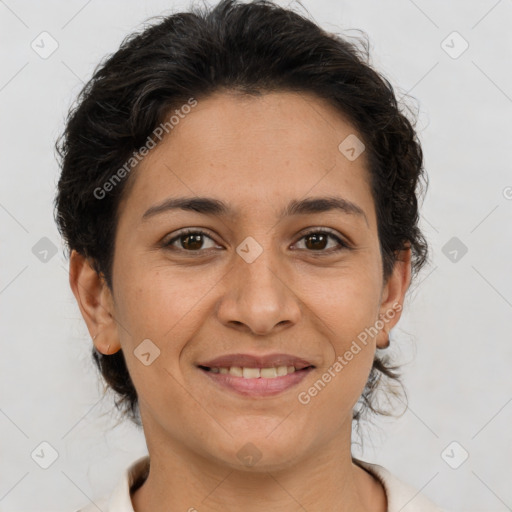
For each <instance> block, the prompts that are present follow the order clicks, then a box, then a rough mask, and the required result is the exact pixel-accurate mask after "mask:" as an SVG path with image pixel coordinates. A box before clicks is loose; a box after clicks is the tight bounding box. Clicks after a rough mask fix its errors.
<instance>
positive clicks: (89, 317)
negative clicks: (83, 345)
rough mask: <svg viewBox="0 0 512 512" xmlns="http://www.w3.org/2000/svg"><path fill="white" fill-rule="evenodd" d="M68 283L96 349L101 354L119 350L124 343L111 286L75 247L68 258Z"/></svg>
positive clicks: (109, 353)
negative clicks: (117, 323) (119, 333)
mask: <svg viewBox="0 0 512 512" xmlns="http://www.w3.org/2000/svg"><path fill="white" fill-rule="evenodd" d="M69 284H70V286H71V289H72V290H73V294H74V296H75V298H76V301H77V303H78V306H79V308H80V311H81V313H82V316H83V317H84V320H85V323H86V324H87V328H88V329H89V333H90V335H91V338H92V339H93V342H94V346H95V347H96V349H97V350H98V351H99V352H101V353H102V354H107V355H111V354H114V353H116V352H117V351H118V350H120V348H121V344H120V342H119V336H118V332H117V325H116V321H115V319H114V301H113V298H112V294H111V291H110V288H109V287H108V286H107V283H106V282H105V279H104V278H103V277H102V276H100V275H98V273H97V272H96V270H94V269H93V267H92V266H91V264H90V261H89V260H88V259H86V258H85V257H84V256H83V255H82V254H79V253H78V252H77V251H75V250H73V251H72V252H71V256H70V261H69Z"/></svg>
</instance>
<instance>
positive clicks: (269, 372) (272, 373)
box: [244, 368, 277, 379]
mask: <svg viewBox="0 0 512 512" xmlns="http://www.w3.org/2000/svg"><path fill="white" fill-rule="evenodd" d="M260 373H261V376H262V377H264V378H265V379H274V378H276V377H277V370H276V368H262V369H261V371H260ZM244 377H245V375H244Z"/></svg>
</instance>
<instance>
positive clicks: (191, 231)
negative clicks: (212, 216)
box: [163, 228, 351, 255]
mask: <svg viewBox="0 0 512 512" xmlns="http://www.w3.org/2000/svg"><path fill="white" fill-rule="evenodd" d="M319 233H321V234H324V235H328V237H329V238H332V239H334V240H335V241H336V242H337V243H338V244H339V245H340V247H338V248H337V249H334V250H333V249H330V250H318V251H313V250H310V251H308V250H307V249H300V250H306V251H308V252H310V253H312V254H314V255H316V254H315V253H317V254H333V253H337V252H340V251H342V250H346V249H351V247H350V246H349V244H348V243H347V242H344V241H343V240H342V239H341V238H340V237H338V236H337V235H335V234H334V233H333V232H332V231H331V230H329V229H318V228H314V229H311V230H310V231H307V232H306V233H303V234H302V236H301V237H300V238H299V240H298V241H300V240H302V239H303V238H305V237H306V236H308V235H313V234H319ZM191 234H194V235H201V236H205V237H207V238H209V239H210V240H212V241H213V242H215V240H213V238H212V237H211V236H210V235H209V234H208V233H207V232H206V231H202V230H201V229H194V228H188V229H185V230H183V231H181V232H180V233H179V234H178V235H176V236H175V237H173V238H171V239H170V240H169V241H168V242H164V244H163V246H164V248H171V249H172V250H178V251H182V252H185V253H190V254H197V253H200V252H207V251H208V250H209V249H198V250H195V251H188V250H186V249H181V248H175V247H172V244H173V243H174V242H176V241H179V239H180V238H181V237H183V236H185V235H191Z"/></svg>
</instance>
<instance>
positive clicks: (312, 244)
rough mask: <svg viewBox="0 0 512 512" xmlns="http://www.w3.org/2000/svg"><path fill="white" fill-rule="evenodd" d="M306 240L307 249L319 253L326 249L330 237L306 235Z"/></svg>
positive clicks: (323, 234)
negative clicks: (318, 251)
mask: <svg viewBox="0 0 512 512" xmlns="http://www.w3.org/2000/svg"><path fill="white" fill-rule="evenodd" d="M304 239H305V240H306V247H307V248H308V249H311V250H313V251H317V250H319V249H320V250H321V249H325V247H326V246H327V239H328V236H326V234H325V233H311V234H310V235H306V236H305V237H304Z"/></svg>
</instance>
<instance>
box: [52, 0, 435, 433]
mask: <svg viewBox="0 0 512 512" xmlns="http://www.w3.org/2000/svg"><path fill="white" fill-rule="evenodd" d="M363 35H364V33H363ZM358 42H359V43H360V44H359V45H356V44H355V43H349V42H348V40H347V38H342V37H340V36H339V35H336V34H332V33H328V32H326V31H324V30H323V29H321V28H320V27H319V26H318V25H317V24H315V23H314V22H313V21H310V20H309V19H307V18H306V17H304V16H303V15H301V14H299V13H296V12H294V11H292V10H289V9H285V8H282V7H280V6H278V5H276V4H274V3H273V2H270V1H266V0H259V1H254V2H252V3H240V2H237V1H236V0H222V1H221V2H220V3H218V4H217V5H216V6H215V7H214V8H211V7H204V6H203V7H200V8H197V7H194V8H193V9H192V10H191V12H186V13H175V14H172V15H168V16H163V17H158V23H156V24H153V25H151V24H150V25H149V26H147V27H145V29H144V30H142V31H141V32H140V33H134V34H131V35H130V36H128V37H127V38H126V39H125V40H124V41H123V42H122V44H121V46H120V48H119V50H118V51H117V52H116V53H114V54H113V55H111V56H109V57H108V58H106V60H104V61H103V62H102V63H100V64H99V65H98V67H97V68H96V70H95V71H94V74H93V77H92V78H91V79H90V81H89V82H88V83H87V84H86V85H85V86H84V88H83V89H82V91H81V93H80V94H79V96H78V98H77V101H76V103H75V105H74V106H73V107H72V108H71V110H70V112H69V114H68V118H67V124H66V127H65V131H64V132H63V134H62V135H61V136H60V137H59V139H58V140H57V143H56V149H57V153H58V157H59V164H60V166H61V176H60V179H59V183H58V192H57V195H56V198H55V220H56V222H57V225H58V227H59V231H60V233H61V234H62V236H63V237H64V239H65V242H66V244H67V247H68V250H69V252H70V253H71V250H72V249H75V250H76V251H77V252H79V253H80V254H82V255H84V256H85V257H88V258H90V261H91V262H92V264H93V266H94V268H95V270H96V271H97V272H98V274H99V275H101V276H103V278H104V279H105V282H106V283H107V285H108V286H109V287H110V288H111V289H113V283H112V261H113V252H114V238H115V231H116V225H117V210H118V205H119V203H120V200H121V199H122V197H125V195H126V193H127V190H128V189H127V184H130V182H131V175H130V176H129V177H128V178H126V179H124V180H122V181H121V182H120V183H118V184H117V185H116V186H113V187H109V190H108V191H105V188H103V189H102V192H101V194H102V198H101V200H100V199H98V192H97V191H98V187H101V186H102V185H103V184H105V183H106V182H107V181H109V179H111V178H112V176H113V174H114V173H115V172H116V171H117V170H119V169H120V168H121V167H122V166H123V164H124V163H125V162H126V161H127V160H129V159H130V158H131V157H132V156H133V154H134V152H136V151H137V150H138V148H140V147H142V146H143V145H144V143H145V142H146V140H147V138H148V136H149V135H150V134H151V133H152V132H153V130H155V128H156V127H158V126H159V125H160V124H161V123H162V122H164V120H165V119H166V116H168V115H169V112H171V111H172V110H173V109H175V108H176V107H178V106H180V105H183V104H184V103H186V102H187V101H188V100H189V99H190V98H191V97H193V98H197V99H199V100H200V99H204V98H207V97H208V96H209V95H211V94H212V93H214V92H218V91H221V90H231V91H237V92H240V93H242V94H247V95H258V94H262V93H265V92H272V91H299V92H309V93H312V94H314V95H316V96H317V97H319V98H322V99H325V100H327V101H328V102H329V104H330V105H332V107H333V108H334V109H336V110H337V111H338V112H340V113H341V114H343V115H344V116H345V117H346V118H348V120H349V121H350V122H351V123H352V124H353V126H354V127H355V128H356V129H357V131H358V132H359V134H360V136H361V137H362V139H363V142H364V144H365V147H366V154H367V157H368V162H369V164H368V165H369V173H370V176H371V191H372V195H373V199H374V202H375V207H376V213H377V221H378V235H379V241H380V248H381V255H382V263H383V268H382V271H383V276H384V279H387V278H388V277H389V275H390V273H391V272H392V269H393V266H394V263H395V261H396V258H397V251H399V250H401V249H405V248H407V247H410V248H411V251H412V272H413V275H415V274H416V273H417V272H418V271H419V270H420V269H421V267H422V266H423V265H424V264H425V262H426V260H427V256H428V245H427V242H426V240H425V238H424V237H423V235H422V233H421V231H420V229H419V227H418V221H419V212H418V197H419V192H420V190H421V188H422V179H423V183H424V184H425V188H426V185H428V182H427V178H426V175H425V173H424V169H423V155H422V150H421V146H420V143H419V141H418V138H417V135H416V132H415V130H414V124H412V122H411V121H409V120H408V118H407V117H406V116H405V115H404V113H403V112H402V110H403V109H402V108H401V107H402V105H400V104H399V103H398V101H397V99H396V97H395V93H394V90H393V87H392V85H391V84H390V83H389V82H388V80H387V79H386V78H384V77H383V76H381V75H380V74H379V73H377V72H376V71H375V70H374V69H373V68H372V66H371V65H370V63H369V59H370V57H369V49H368V48H369V44H368V41H367V38H365V37H363V39H362V40H358ZM409 112H410V109H409ZM132 174H133V173H132ZM93 356H94V360H95V362H96V364H97V365H98V368H99V369H100V371H101V373H102V375H103V377H104V379H105V380H106V382H107V384H108V385H109V386H110V387H111V388H112V389H113V390H114V391H115V392H116V393H117V398H118V400H117V401H116V404H117V406H118V407H119V409H120V410H123V411H124V412H126V413H127V414H129V415H130V417H131V419H132V420H134V421H135V422H136V423H137V424H139V425H140V415H139V411H138V401H137V393H136V390H135V387H134V386H133V383H132V380H131V378H130V375H129V373H128V370H127V367H126V364H125V359H124V355H123V352H122V350H120V351H119V352H117V353H115V354H113V355H103V354H100V353H99V352H98V351H96V349H93ZM397 370H398V368H397V367H396V366H392V365H391V362H390V360H389V358H388V356H382V355H379V354H378V353H377V354H376V356H375V359H374V364H373V367H372V370H371V372H370V376H369V379H368V382H367V385H366V387H365V390H364V391H363V394H362V396H361V399H360V404H362V407H361V408H360V409H359V411H356V410H354V419H355V420H358V419H359V418H360V416H361V411H367V410H370V411H373V412H381V413H384V412H383V411H381V410H379V408H378V407H377V406H376V405H375V403H374V400H373V399H374V394H375V393H374V392H375V390H376V389H377V386H378V384H379V381H380V380H381V378H382V377H387V378H390V379H395V380H396V381H397V382H400V379H399V373H398V372H397Z"/></svg>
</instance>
